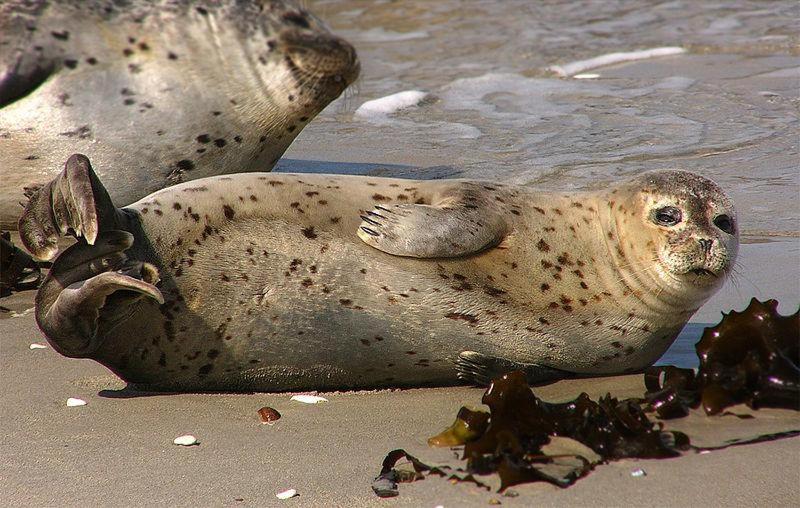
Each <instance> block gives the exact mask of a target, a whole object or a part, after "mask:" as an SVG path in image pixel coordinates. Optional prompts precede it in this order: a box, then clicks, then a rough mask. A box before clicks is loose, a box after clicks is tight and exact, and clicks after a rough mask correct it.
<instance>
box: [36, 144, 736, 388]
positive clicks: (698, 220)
mask: <svg viewBox="0 0 800 508" xmlns="http://www.w3.org/2000/svg"><path fill="white" fill-rule="evenodd" d="M70 230H71V231H74V232H76V233H77V234H78V235H79V236H80V237H81V238H82V241H80V242H79V243H77V244H75V245H74V246H72V247H70V248H69V249H67V250H66V251H64V252H63V253H62V254H61V255H60V256H58V258H57V259H56V261H55V263H54V265H53V268H52V269H51V271H50V272H49V274H48V277H47V278H46V280H45V282H44V283H43V285H42V287H41V288H40V290H39V292H38V293H37V307H36V317H37V322H38V323H39V325H40V327H41V328H42V330H43V331H44V333H45V335H46V336H47V337H48V339H49V340H50V341H51V343H52V344H53V347H54V348H56V349H57V350H58V351H60V352H62V353H63V354H65V355H67V356H76V357H90V358H93V359H95V360H97V361H99V362H101V363H103V364H104V365H106V366H108V367H109V368H111V369H112V370H114V372H116V373H118V374H119V375H120V376H121V377H122V378H124V379H125V380H127V381H129V382H131V383H136V384H141V385H146V386H147V387H148V388H150V389H169V390H264V391H268V390H299V389H311V388H316V389H323V388H355V387H380V386H418V385H425V384H447V383H454V382H457V380H458V379H462V380H467V381H471V382H478V383H483V382H485V381H487V380H488V379H490V378H491V377H493V376H494V375H496V374H498V373H501V372H504V371H507V370H512V369H521V370H523V371H525V372H526V374H527V376H528V379H529V381H531V382H542V381H545V380H550V379H558V378H561V377H566V376H575V375H578V376H586V375H596V374H613V373H623V372H631V371H635V370H639V369H641V368H643V367H645V366H648V365H650V364H652V363H653V362H654V361H655V360H657V359H658V358H659V357H660V356H661V354H663V352H664V351H665V350H666V349H667V348H668V347H669V345H670V344H671V343H672V341H673V340H674V338H675V337H676V336H677V334H678V333H679V331H680V330H681V328H682V327H683V325H684V324H685V323H686V322H687V321H688V320H689V318H690V316H691V315H692V314H693V313H694V312H695V310H697V308H699V307H700V306H701V305H702V304H703V303H704V302H705V301H706V300H707V299H708V298H709V297H710V296H711V295H712V294H713V293H714V292H715V291H716V290H718V289H719V287H720V286H721V284H722V283H723V281H724V279H725V278H726V276H727V274H728V273H729V272H730V270H731V269H732V266H733V263H734V262H735V258H736V252H737V247H738V237H737V220H736V214H735V211H734V209H733V205H732V203H731V201H730V200H729V198H728V197H727V196H726V195H725V194H724V193H723V192H722V190H721V189H719V188H718V187H717V186H716V185H715V184H713V182H710V181H709V180H707V179H705V178H702V177H700V176H697V175H693V174H691V173H687V172H682V171H658V172H650V173H644V174H641V175H640V176H638V177H636V178H634V179H632V180H628V181H625V182H621V183H620V184H618V185H614V186H612V187H609V188H607V189H603V190H601V191H597V192H571V193H552V192H540V191H536V190H534V189H530V188H527V187H522V186H513V185H504V184H499V183H493V182H481V181H471V180H437V181H416V180H401V179H382V178H369V177H353V176H340V175H316V174H315V175H311V174H297V175H295V174H259V173H249V174H240V175H233V176H219V177H212V178H208V179H203V180H199V181H194V182H187V183H184V184H180V185H177V186H175V187H171V188H169V189H164V190H162V191H160V192H157V193H155V194H152V195H150V196H148V197H146V198H145V199H143V200H141V201H139V202H137V203H135V204H133V205H131V206H130V207H127V208H123V209H119V208H115V207H114V206H113V204H112V202H111V199H110V197H109V195H108V193H107V192H106V190H105V188H104V187H103V185H102V184H101V183H100V181H99V179H98V178H97V176H96V175H95V173H94V172H93V170H92V168H91V165H90V164H89V161H88V159H86V158H85V157H83V156H77V155H76V156H73V157H71V158H70V160H69V161H68V162H67V165H66V167H65V170H64V171H63V172H62V174H61V175H60V176H59V177H58V178H57V179H55V180H53V181H52V182H50V183H48V184H47V185H46V186H45V187H44V188H43V189H42V192H40V193H39V194H37V195H36V196H35V197H34V198H33V199H32V200H31V201H30V202H29V203H28V205H27V207H26V209H25V213H24V214H23V217H22V219H21V221H20V234H21V238H22V239H23V242H24V243H25V245H26V246H27V247H28V249H29V250H30V251H31V252H32V253H33V254H34V255H36V256H37V257H39V258H43V259H49V258H53V257H54V256H55V255H56V251H57V239H58V236H59V235H62V234H66V233H67V232H68V231H70Z"/></svg>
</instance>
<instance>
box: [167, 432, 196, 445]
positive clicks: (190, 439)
mask: <svg viewBox="0 0 800 508" xmlns="http://www.w3.org/2000/svg"><path fill="white" fill-rule="evenodd" d="M172 443H173V444H176V445H179V446H193V445H196V444H198V443H197V438H196V437H194V436H193V435H191V434H186V435H183V436H178V437H176V438H175V439H174V440H173V441H172Z"/></svg>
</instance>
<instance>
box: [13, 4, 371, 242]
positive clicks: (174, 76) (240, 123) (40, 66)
mask: <svg viewBox="0 0 800 508" xmlns="http://www.w3.org/2000/svg"><path fill="white" fill-rule="evenodd" d="M358 72H359V63H358V60H357V58H356V54H355V50H354V49H353V48H352V47H351V46H350V45H349V44H348V43H347V42H345V41H344V40H342V39H340V38H338V37H336V36H334V35H332V34H331V33H330V32H329V31H328V29H327V28H326V27H325V25H324V24H323V23H322V22H321V21H320V20H318V19H317V18H315V17H314V16H313V15H312V14H310V13H308V12H307V11H305V10H304V9H301V8H300V7H298V5H297V4H296V3H295V2H291V1H275V0H273V1H269V0H262V1H254V2H240V1H235V0H217V1H212V0H206V1H203V0H197V1H195V0H178V1H174V0H171V1H167V0H157V1H143V0H135V1H132V2H119V1H114V0H90V1H79V0H58V1H44V0H34V1H22V0H10V1H6V2H3V3H2V5H0V172H2V175H3V187H2V190H0V228H2V229H14V228H15V227H16V221H17V219H18V218H19V214H20V213H21V211H22V209H21V207H20V205H19V202H20V201H24V200H25V198H24V189H26V188H27V189H35V188H36V187H37V186H39V185H41V184H44V183H45V182H47V181H48V180H50V179H51V178H54V177H55V176H56V175H57V174H58V172H57V168H58V167H60V165H61V163H62V162H63V161H64V160H65V159H66V158H67V157H68V156H69V155H70V154H72V153H74V152H75V151H76V150H79V151H83V152H85V153H87V154H89V155H90V156H91V157H92V159H93V160H94V161H95V162H96V163H97V164H98V167H99V168H101V170H100V174H101V176H102V178H103V180H104V181H105V182H106V183H107V184H109V187H110V194H111V198H112V200H113V201H114V203H115V204H117V205H119V206H122V205H127V204H130V203H132V202H133V201H136V200H137V199H140V198H142V197H143V196H146V195H147V194H149V193H151V192H153V191H156V190H158V189H161V188H163V187H166V186H169V185H172V184H175V183H179V182H181V181H184V180H191V179H195V178H201V177H206V176H210V175H214V174H220V173H226V172H232V171H237V172H241V171H269V170H270V169H271V168H272V166H273V165H274V164H275V162H276V161H277V160H278V158H279V157H280V156H281V154H283V152H284V151H285V150H286V148H287V147H288V146H289V144H290V143H291V142H292V140H293V139H294V138H295V136H297V134H298V133H299V132H300V131H301V130H302V129H303V127H304V126H305V124H306V123H307V122H308V121H310V120H311V119H312V118H314V116H315V115H316V114H317V113H319V112H320V111H321V110H322V109H323V108H324V107H325V106H326V105H327V104H328V103H330V102H331V101H332V100H333V99H335V98H336V97H338V96H339V94H341V93H342V91H343V90H344V89H345V88H346V87H347V86H348V85H349V84H350V83H352V82H353V81H354V80H355V78H356V77H357V76H358Z"/></svg>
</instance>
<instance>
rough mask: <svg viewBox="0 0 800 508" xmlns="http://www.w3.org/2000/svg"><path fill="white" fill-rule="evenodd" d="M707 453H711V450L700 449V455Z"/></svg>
mask: <svg viewBox="0 0 800 508" xmlns="http://www.w3.org/2000/svg"><path fill="white" fill-rule="evenodd" d="M707 453H711V450H701V451H700V455H705V454H707Z"/></svg>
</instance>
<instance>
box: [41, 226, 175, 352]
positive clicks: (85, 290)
mask: <svg viewBox="0 0 800 508" xmlns="http://www.w3.org/2000/svg"><path fill="white" fill-rule="evenodd" d="M132 244H133V235H131V234H130V233H127V232H125V231H107V232H104V233H101V234H100V235H99V236H98V237H97V241H96V242H95V245H93V246H92V245H87V244H85V243H76V244H74V245H72V246H71V247H69V248H68V249H66V250H65V251H64V252H63V253H62V254H61V255H60V256H59V257H58V259H56V261H55V262H54V263H53V267H52V269H51V270H50V272H49V273H48V275H47V277H46V278H45V280H44V282H43V283H42V287H41V288H40V289H39V292H38V293H37V294H36V322H37V324H38V325H39V328H41V329H42V331H43V332H44V334H45V335H46V336H47V339H48V341H49V342H50V343H51V344H52V345H53V347H54V349H56V350H57V351H59V352H60V353H62V354H64V355H66V356H71V357H79V358H80V357H86V356H89V355H90V354H91V353H92V351H93V350H94V349H95V348H96V347H97V345H98V337H97V335H98V328H99V326H100V324H101V322H102V321H103V316H102V310H103V308H104V307H105V306H106V305H107V304H108V303H109V301H108V297H110V296H111V295H113V294H115V293H117V292H120V291H123V292H125V293H123V296H122V299H115V300H114V305H130V304H132V303H133V302H134V301H136V300H138V299H140V298H141V297H142V296H146V297H149V298H151V299H153V300H155V301H156V302H158V303H159V304H163V303H164V297H163V295H162V294H161V291H159V290H158V288H157V287H156V286H155V284H156V283H157V282H158V275H157V274H158V272H157V270H156V269H155V267H153V266H152V265H149V264H147V263H142V262H140V261H135V260H130V259H128V257H127V256H126V255H125V254H124V251H125V250H127V249H128V248H130V246H131V245H132Z"/></svg>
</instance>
